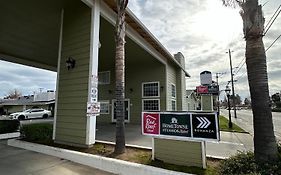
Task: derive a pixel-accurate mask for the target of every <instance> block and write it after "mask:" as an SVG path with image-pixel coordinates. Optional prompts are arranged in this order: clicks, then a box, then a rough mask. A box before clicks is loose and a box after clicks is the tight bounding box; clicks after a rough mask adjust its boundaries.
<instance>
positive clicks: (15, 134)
mask: <svg viewBox="0 0 281 175" xmlns="http://www.w3.org/2000/svg"><path fill="white" fill-rule="evenodd" d="M19 136H20V132H11V133H6V134H0V140H5V139H12V138H16V137H19Z"/></svg>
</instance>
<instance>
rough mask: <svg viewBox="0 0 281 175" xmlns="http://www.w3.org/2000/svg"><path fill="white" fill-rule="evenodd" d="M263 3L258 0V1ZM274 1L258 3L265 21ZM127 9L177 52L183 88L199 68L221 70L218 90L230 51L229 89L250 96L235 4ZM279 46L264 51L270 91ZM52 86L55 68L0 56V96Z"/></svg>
mask: <svg viewBox="0 0 281 175" xmlns="http://www.w3.org/2000/svg"><path fill="white" fill-rule="evenodd" d="M267 1H268V0H260V3H261V4H264V3H266V2H267ZM280 4H281V3H280V0H270V1H268V3H266V4H265V5H264V7H263V11H264V16H265V19H266V22H265V23H267V22H268V20H269V19H270V18H271V16H272V15H273V13H274V12H275V10H276V9H277V7H278V6H279V5H280ZM129 8H130V9H131V10H132V11H133V12H134V14H135V15H136V16H137V17H138V18H139V19H140V20H141V21H142V22H143V23H144V24H145V26H146V27H147V28H148V29H149V30H150V31H151V32H152V33H153V34H154V35H155V36H156V38H157V39H158V40H159V41H160V42H161V43H162V44H163V45H164V46H165V47H166V48H167V49H168V50H169V51H170V52H171V53H172V54H174V53H177V52H182V53H183V55H184V56H185V62H186V65H185V67H186V70H187V72H188V73H189V74H190V75H191V78H187V79H186V80H187V81H186V85H187V89H195V87H196V86H198V85H199V84H200V78H199V74H200V72H202V71H205V70H208V71H211V72H212V73H213V80H215V73H217V72H221V73H225V74H223V75H221V76H220V78H219V84H220V88H221V89H222V90H223V89H225V86H226V84H227V81H229V80H230V66H229V57H228V54H227V53H226V52H227V51H228V49H231V51H233V52H232V61H233V67H237V66H239V68H238V69H234V73H235V77H234V79H237V82H236V83H235V93H237V94H239V95H240V96H242V97H243V98H245V97H249V96H250V93H249V88H248V81H247V73H246V65H245V64H243V63H244V61H243V59H244V55H245V40H244V39H243V33H242V28H243V25H242V19H241V17H240V14H239V11H240V9H239V8H237V9H233V8H230V7H225V6H223V5H222V1H221V0H184V1H183V0H129ZM280 16H281V15H280ZM280 16H279V17H278V18H277V19H276V21H275V23H274V24H273V25H272V27H271V28H270V30H269V32H268V33H267V35H266V36H264V44H265V48H268V46H269V45H270V44H271V43H272V42H273V41H274V40H275V39H276V38H277V37H278V36H279V35H280V34H281V17H280ZM280 50H281V39H280V40H278V41H277V42H276V43H275V44H274V45H273V46H272V47H271V48H270V50H268V51H267V65H268V76H269V89H270V94H273V93H276V92H280V90H281V79H280V75H281V68H280V65H281V59H280V55H281V54H280ZM240 67H241V68H240ZM238 70H239V71H238ZM55 87H56V73H55V72H51V71H46V70H42V69H41V70H40V69H37V68H32V67H27V66H23V65H17V64H13V63H9V62H5V61H1V60H0V98H1V97H3V96H5V95H7V94H8V93H9V91H11V90H13V89H18V90H19V91H21V92H22V93H23V94H24V95H28V94H33V93H34V92H38V91H39V89H40V88H42V89H43V90H54V89H55Z"/></svg>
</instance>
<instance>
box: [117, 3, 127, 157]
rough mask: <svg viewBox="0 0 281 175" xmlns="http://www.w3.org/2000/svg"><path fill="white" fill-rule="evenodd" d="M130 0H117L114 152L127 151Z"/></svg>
mask: <svg viewBox="0 0 281 175" xmlns="http://www.w3.org/2000/svg"><path fill="white" fill-rule="evenodd" d="M127 4H128V0H117V11H118V14H117V21H116V28H115V43H116V49H115V52H116V54H115V77H116V84H115V86H116V87H115V96H116V109H115V110H116V144H115V150H114V152H115V153H116V154H121V153H123V152H125V123H124V120H125V103H124V99H125V35H126V33H125V9H126V6H127Z"/></svg>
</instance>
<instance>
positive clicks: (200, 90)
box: [196, 86, 208, 94]
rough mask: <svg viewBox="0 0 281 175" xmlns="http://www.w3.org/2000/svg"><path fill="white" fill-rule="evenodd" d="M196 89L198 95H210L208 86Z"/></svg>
mask: <svg viewBox="0 0 281 175" xmlns="http://www.w3.org/2000/svg"><path fill="white" fill-rule="evenodd" d="M196 89H197V93H198V94H205V93H208V86H197V87H196Z"/></svg>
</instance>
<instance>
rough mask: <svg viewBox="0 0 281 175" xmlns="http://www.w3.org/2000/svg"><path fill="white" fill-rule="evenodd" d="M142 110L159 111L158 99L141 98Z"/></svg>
mask: <svg viewBox="0 0 281 175" xmlns="http://www.w3.org/2000/svg"><path fill="white" fill-rule="evenodd" d="M143 110H144V111H159V110H160V109H159V100H143Z"/></svg>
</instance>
